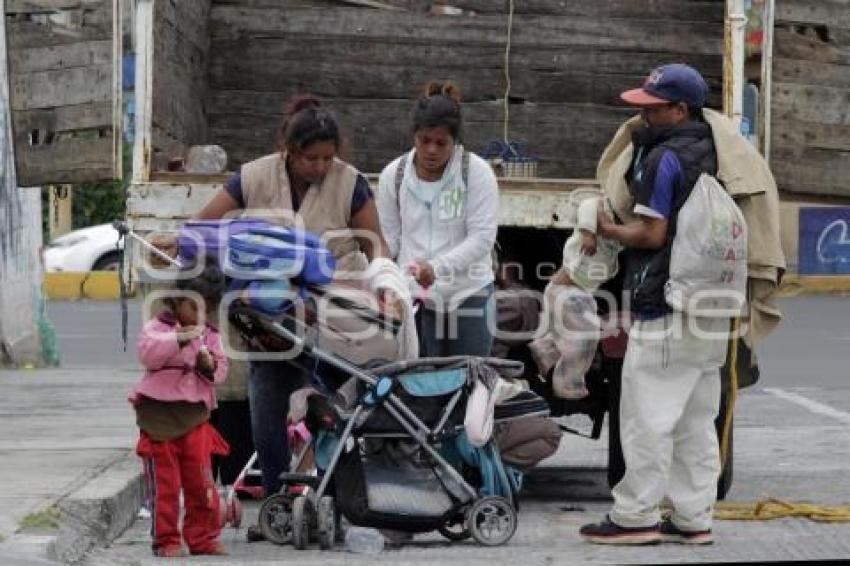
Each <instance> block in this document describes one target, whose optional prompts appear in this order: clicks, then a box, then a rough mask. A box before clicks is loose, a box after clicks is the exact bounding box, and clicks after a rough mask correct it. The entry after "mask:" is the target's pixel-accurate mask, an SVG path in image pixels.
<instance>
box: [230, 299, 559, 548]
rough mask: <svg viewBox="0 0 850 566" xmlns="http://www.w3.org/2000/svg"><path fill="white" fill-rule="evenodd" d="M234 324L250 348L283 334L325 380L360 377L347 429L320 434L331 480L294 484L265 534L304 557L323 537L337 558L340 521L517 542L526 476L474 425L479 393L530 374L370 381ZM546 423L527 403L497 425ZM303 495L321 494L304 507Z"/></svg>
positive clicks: (406, 372)
mask: <svg viewBox="0 0 850 566" xmlns="http://www.w3.org/2000/svg"><path fill="white" fill-rule="evenodd" d="M231 323H232V324H233V325H234V326H236V327H237V328H238V329H239V330H240V332H243V333H244V334H245V336H246V338H247V339H249V340H256V339H257V337H258V336H259V335H261V334H263V333H267V334H271V335H274V336H276V337H277V338H279V339H280V340H282V341H285V342H286V343H288V344H291V345H294V346H295V347H296V348H300V349H301V351H302V354H301V355H302V356H305V357H306V358H308V359H313V360H317V361H320V362H322V363H323V364H324V368H325V369H324V371H323V372H322V373H319V374H318V376H317V377H318V378H319V379H320V380H323V381H325V380H326V381H327V382H329V383H334V382H338V380H339V377H340V374H342V375H343V376H348V379H347V380H346V381H344V383H343V385H342V386H341V387H340V388H339V389H338V391H337V392H336V394H335V395H333V396H332V397H331V399H332V404H333V407H334V410H335V412H336V415H337V417H338V418H337V420H336V422H332V423H327V422H326V424H325V426H324V427H323V429H322V430H313V431H311V432H312V433H313V436H314V438H315V441H314V444H313V449H314V451H315V454H316V462H317V465H318V467H319V468H320V469H321V470H322V474H321V475H319V476H305V475H303V474H284V475H283V476H282V477H281V479H283V480H284V483H285V487H284V489H283V490H282V492H281V493H278V494H274V495H271V496H270V497H268V498H267V499H266V500H265V502H264V503H263V505H262V507H261V509H260V526H261V528H262V529H263V532H264V533H265V534H267V535H270V536H269V538H270V539H271V540H273V541H274V542H280V543H282V542H285V541H289V540H291V541H292V543H293V544H294V546H295V547H296V548H298V549H304V548H306V547H307V546H308V543H309V541H310V537H311V534H315V535H316V538H318V541H319V544H320V546H321V548H323V549H328V548H331V547H332V546H333V544H334V542H335V540H336V537H337V529H338V521H339V514H341V515H343V516H345V518H346V519H347V520H348V521H349V522H350V523H352V524H353V525H356V526H364V527H373V528H381V529H384V528H386V529H394V530H400V531H407V532H411V533H420V532H429V531H434V530H438V531H439V532H440V533H442V534H443V535H444V536H446V537H447V538H449V539H450V540H463V539H466V538H469V537H472V538H473V539H474V540H475V541H476V542H478V543H480V544H483V545H487V546H495V545H501V544H505V543H506V542H508V541H509V540H510V539H511V537H512V536H513V534H514V532H515V530H516V527H517V515H516V510H517V502H516V493H517V491H518V490H519V487H520V480H521V478H520V475H519V474H518V473H517V472H515V471H513V470H511V469H509V468H507V467H506V466H504V465H503V463H502V461H501V459H500V457H499V453H498V449H497V448H496V446H495V443H494V442H493V441H490V442H487V443H486V444H485V445H484V446H480V447H475V446H473V445H472V444H471V443H470V442H469V441H468V439H467V438H466V436H465V432H464V426H463V423H464V417H465V415H466V410H467V401H468V400H469V396H470V393H471V391H472V389H473V387H474V386H475V385H476V383H478V382H479V381H481V380H488V379H489V380H492V379H494V378H508V379H510V378H514V377H517V376H518V375H520V374H521V373H522V371H523V366H522V364H521V363H518V362H512V361H506V360H498V359H492V358H472V357H454V358H426V359H420V360H414V361H402V362H396V363H391V364H386V365H382V366H378V367H373V368H371V369H368V370H365V369H362V368H360V367H358V366H355V365H353V364H350V363H348V362H346V361H345V360H343V359H341V358H339V357H337V356H335V355H333V354H331V353H328V352H325V351H324V350H322V349H320V348H316V347H314V346H312V345H310V344H309V343H307V342H305V341H304V340H303V339H302V338H300V337H299V336H297V335H296V334H295V333H293V332H292V331H291V330H289V329H288V328H287V327H286V323H285V322H281V321H279V320H274V319H272V318H270V317H268V316H265V315H263V314H261V313H258V312H256V311H255V310H254V309H252V308H251V307H249V306H240V307H234V308H233V309H232V310H231ZM334 373H336V375H333V374H334ZM541 415H548V406H547V405H546V403H545V402H544V401H543V400H542V399H540V398H539V397H537V396H536V395H535V394H533V393H530V392H525V393H523V394H520V395H516V396H514V397H513V398H511V399H510V400H509V402H506V403H504V404H502V405H497V406H496V410H495V414H494V420H495V421H497V422H498V421H505V420H511V419H517V418H523V417H528V416H541ZM292 486H308V487H309V488H311V489H308V490H300V492H301V493H305V492H306V494H304V495H297V496H294V497H293V496H292V495H291V491H290V490H289V489H288V488H291V487H292ZM311 531H312V533H311Z"/></svg>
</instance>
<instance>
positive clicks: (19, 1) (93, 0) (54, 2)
mask: <svg viewBox="0 0 850 566" xmlns="http://www.w3.org/2000/svg"><path fill="white" fill-rule="evenodd" d="M4 4H5V10H6V13H7V14H19V13H24V14H32V13H39V12H52V11H56V10H77V9H81V8H89V9H94V8H97V7H98V6H100V4H101V0H5V2H4Z"/></svg>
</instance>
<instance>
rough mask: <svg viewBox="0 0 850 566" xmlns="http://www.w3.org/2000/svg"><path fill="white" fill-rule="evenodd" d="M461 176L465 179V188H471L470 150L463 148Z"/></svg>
mask: <svg viewBox="0 0 850 566" xmlns="http://www.w3.org/2000/svg"><path fill="white" fill-rule="evenodd" d="M460 178H461V179H462V180H463V188H464V189H467V190H468V189H469V182H468V181H469V152H468V151H466V149H464V150H463V154H462V155H461V157H460Z"/></svg>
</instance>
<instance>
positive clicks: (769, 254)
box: [596, 109, 785, 350]
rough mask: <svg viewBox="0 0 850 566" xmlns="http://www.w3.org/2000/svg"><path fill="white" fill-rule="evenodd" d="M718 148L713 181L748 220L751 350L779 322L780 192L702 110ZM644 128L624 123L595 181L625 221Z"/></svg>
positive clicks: (764, 168)
mask: <svg viewBox="0 0 850 566" xmlns="http://www.w3.org/2000/svg"><path fill="white" fill-rule="evenodd" d="M703 116H704V117H705V121H706V122H708V124H709V125H710V126H711V131H712V134H713V136H714V145H715V147H716V149H717V162H718V169H719V170H718V173H717V178H718V179H719V180H720V181H721V182H722V183H723V184H724V185H725V187H726V190H727V191H729V194H730V195H731V196H732V197H733V198H734V199H735V202H736V203H737V204H738V206H739V207H740V208H741V212H743V214H744V218H745V219H746V221H747V229H748V244H747V259H748V268H749V281H748V287H749V289H748V291H749V297H748V300H749V309H750V310H749V316H748V320H747V322H748V323H749V329H748V331H747V333H746V335H745V336H744V339H745V341H746V342H747V345H748V346H749V347H750V348H752V349H753V350H755V347H756V346H758V345H759V344H760V343H761V341H762V340H763V339H764V338H765V336H767V335H768V334H770V333H771V332H773V330H775V329H776V327H777V326H778V325H779V322H780V321H781V319H782V313H781V312H780V310H779V307H778V306H777V305H776V303H775V300H774V298H775V293H776V291H777V289H778V287H779V282H780V281H781V279H782V274H783V273H784V272H785V256H784V254H783V253H782V247H781V244H780V237H779V193H778V191H777V188H776V182H775V181H774V179H773V175H772V174H771V172H770V169H769V167H768V165H767V162H766V161H765V159H764V158H763V157H762V156H761V155H760V154H759V153H758V151H756V149H755V148H754V147H753V146H752V144H750V143H749V142H748V141H747V140H746V139H745V138H744V137H743V136H741V135H740V134H739V133H738V130H737V128H736V127H735V124H734V123H733V122H732V121H731V120H730V119H729V118H727V117H726V116H724V115H723V114H720V113H719V112H716V111H714V110H709V109H705V110H703ZM642 125H643V122H642V120H641V119H640V117H639V116H636V117H634V118H632V119H630V120H629V121H627V122H626V123H625V124H623V125H622V126H621V127H620V129H619V130H618V131H617V133H616V134H615V135H614V138H613V139H612V140H611V142H610V144H609V145H608V147H607V148H606V149H605V151H604V152H603V153H602V157H601V158H600V160H599V165H598V167H597V169H596V178H597V179H598V180H599V182H600V183H601V185H602V190H603V192H604V193H605V195H606V197H607V198H608V199H609V201H610V203H611V206H612V208H613V209H614V211H615V212H616V214H617V216H618V217H619V219H620V220H622V221H623V222H632V221H635V220H636V217H635V215H634V213H633V208H634V199H633V198H632V196H631V195H630V193H629V190H628V186H627V185H626V180H625V175H626V172H627V171H628V168H629V165H630V163H631V159H632V143H631V140H632V132H633V131H634V130H635V129H636V128H638V127H641V126H642Z"/></svg>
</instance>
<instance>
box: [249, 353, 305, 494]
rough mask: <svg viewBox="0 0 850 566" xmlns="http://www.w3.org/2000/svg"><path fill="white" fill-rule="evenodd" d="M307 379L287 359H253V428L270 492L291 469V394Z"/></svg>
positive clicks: (266, 487)
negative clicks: (289, 428) (289, 416)
mask: <svg viewBox="0 0 850 566" xmlns="http://www.w3.org/2000/svg"><path fill="white" fill-rule="evenodd" d="M307 382H308V377H307V376H306V375H305V373H304V372H303V371H302V370H300V369H298V368H296V367H293V366H292V365H291V364H288V363H286V362H268V361H264V362H251V374H250V375H249V377H248V400H249V402H250V404H251V432H252V434H253V436H254V447H255V449H256V450H257V457H258V460H259V464H260V470H261V471H262V473H263V488H264V489H265V491H266V494H267V495H271V494H273V493H277V492H278V491H279V490H280V487H281V481H280V474H281V473H283V472H288V471H289V462H290V460H291V453H290V451H289V440H288V438H287V434H286V415H287V413H288V412H289V396H290V395H291V394H292V393H293V392H295V391H296V390H297V389H300V388H301V387H303V386H304V385H306V384H307Z"/></svg>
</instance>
